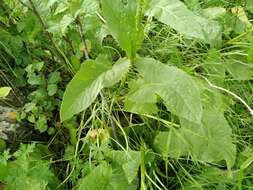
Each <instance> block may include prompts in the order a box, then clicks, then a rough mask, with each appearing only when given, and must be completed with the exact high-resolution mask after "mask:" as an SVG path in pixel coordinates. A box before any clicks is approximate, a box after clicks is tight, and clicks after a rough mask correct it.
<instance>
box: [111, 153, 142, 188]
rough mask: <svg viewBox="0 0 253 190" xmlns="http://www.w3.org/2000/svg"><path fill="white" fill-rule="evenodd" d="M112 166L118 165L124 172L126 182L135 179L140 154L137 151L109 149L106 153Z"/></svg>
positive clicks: (139, 162)
mask: <svg viewBox="0 0 253 190" xmlns="http://www.w3.org/2000/svg"><path fill="white" fill-rule="evenodd" d="M106 156H107V157H108V159H109V160H110V161H111V162H112V165H113V166H114V167H119V168H121V170H122V171H123V173H124V174H125V175H124V177H125V178H126V179H127V181H128V183H132V182H133V181H134V179H136V176H137V173H138V170H139V167H140V164H141V154H140V152H137V151H128V152H124V151H116V150H115V151H110V152H108V153H107V155H106Z"/></svg>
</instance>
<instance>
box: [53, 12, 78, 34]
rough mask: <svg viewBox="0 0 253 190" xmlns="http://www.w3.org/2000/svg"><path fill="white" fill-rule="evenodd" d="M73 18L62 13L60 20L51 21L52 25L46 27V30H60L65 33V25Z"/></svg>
mask: <svg viewBox="0 0 253 190" xmlns="http://www.w3.org/2000/svg"><path fill="white" fill-rule="evenodd" d="M74 20H75V19H74V18H73V17H72V16H70V15H64V16H63V17H62V19H61V21H60V22H58V23H53V25H52V26H51V27H50V28H49V29H48V32H52V33H53V32H62V33H65V31H66V29H67V27H68V26H69V25H70V24H71V23H72V22H73V21H74Z"/></svg>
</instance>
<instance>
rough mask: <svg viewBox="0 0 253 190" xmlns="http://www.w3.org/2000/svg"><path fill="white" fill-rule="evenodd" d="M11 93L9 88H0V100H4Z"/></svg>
mask: <svg viewBox="0 0 253 190" xmlns="http://www.w3.org/2000/svg"><path fill="white" fill-rule="evenodd" d="M10 91H11V88H10V87H0V98H5V97H6V96H7V95H8V94H9V93H10Z"/></svg>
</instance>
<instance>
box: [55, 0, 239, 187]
mask: <svg viewBox="0 0 253 190" xmlns="http://www.w3.org/2000/svg"><path fill="white" fill-rule="evenodd" d="M101 9H102V13H101V14H102V17H103V19H104V20H105V25H106V26H107V27H108V29H109V32H110V34H111V35H112V36H113V37H114V38H115V40H116V41H117V42H118V44H119V45H120V47H121V48H122V49H123V50H124V51H125V52H126V57H124V58H120V59H119V60H118V61H116V63H113V62H111V61H109V60H108V59H107V58H106V57H105V56H103V55H100V56H98V57H97V59H96V60H87V61H86V62H84V63H83V64H82V66H81V68H80V70H79V71H78V72H77V73H76V75H75V76H74V78H73V79H72V80H71V82H70V83H69V84H68V86H67V88H66V91H65V94H64V98H63V102H62V105H61V113H60V114H61V121H66V120H68V119H70V118H72V117H73V116H74V115H75V114H78V113H80V112H82V111H85V110H86V109H87V108H88V107H89V106H90V105H91V104H92V103H93V102H94V101H95V100H96V98H97V96H98V95H99V94H100V92H101V90H103V89H104V88H110V87H113V86H114V85H116V84H117V83H119V82H120V81H122V82H121V86H122V83H123V85H125V86H127V87H128V92H127V93H126V94H124V95H123V101H122V102H123V104H124V106H123V107H122V109H123V110H124V111H125V112H129V113H133V114H137V115H140V116H145V115H146V116H149V117H152V115H156V114H157V113H158V112H159V109H160V107H159V105H158V104H160V103H162V104H163V105H164V106H165V109H166V110H167V112H169V113H170V114H171V116H173V117H174V118H176V119H177V125H173V124H171V123H170V122H167V123H166V122H165V123H164V125H166V128H167V130H165V131H164V130H163V131H159V130H158V131H157V133H156V136H155V137H154V142H153V145H152V146H153V147H152V148H153V150H154V151H156V152H157V153H160V154H162V155H163V156H165V157H171V158H180V157H183V156H190V157H192V158H193V159H196V160H198V161H203V162H209V163H217V162H219V161H226V163H227V167H228V168H231V167H232V166H233V164H234V162H235V153H236V150H235V149H236V148H235V145H234V144H233V143H232V137H231V135H232V131H231V129H230V126H229V125H228V123H227V121H226V119H225V118H224V111H225V105H224V103H223V95H222V94H220V93H219V92H218V91H216V90H215V89H212V88H211V87H210V86H209V85H208V84H207V83H206V82H205V81H204V80H203V79H202V78H196V77H193V76H191V75H190V74H188V73H187V72H185V71H183V70H181V69H180V68H177V67H175V66H173V65H170V64H163V63H161V62H160V61H158V60H155V59H154V58H150V57H141V56H139V55H137V51H138V49H139V48H140V47H141V44H142V41H143V39H144V29H143V28H144V26H143V18H144V16H146V17H155V18H156V19H157V20H158V21H160V22H162V23H164V24H166V25H168V26H169V27H171V28H173V29H175V30H176V31H178V32H179V33H181V34H183V35H185V36H186V37H187V38H194V39H197V40H200V41H202V42H204V43H207V44H212V43H213V42H214V41H215V40H216V41H217V39H219V38H220V36H221V33H220V27H219V25H218V24H217V23H216V22H215V21H211V20H208V19H206V18H202V17H200V16H197V15H195V14H194V13H192V12H191V11H190V10H188V9H187V7H186V6H185V5H184V4H183V3H182V2H181V1H179V0H173V1H172V0H151V1H149V2H145V1H137V0H125V1H120V0H115V1H113V2H112V1H111V0H102V1H101ZM130 73H131V77H133V73H134V79H133V80H131V79H129V78H131V77H128V76H129V74H130ZM139 164H140V163H139V162H138V164H137V165H136V166H137V167H139ZM101 168H102V169H104V172H106V175H109V174H110V173H111V172H112V171H111V168H110V166H108V165H106V164H103V165H100V166H99V167H98V168H96V171H97V172H99V171H101ZM92 175H93V174H92V173H91V174H90V176H88V177H89V179H90V178H91V176H92ZM94 175H95V174H94ZM80 189H81V188H80Z"/></svg>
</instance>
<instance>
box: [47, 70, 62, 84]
mask: <svg viewBox="0 0 253 190" xmlns="http://www.w3.org/2000/svg"><path fill="white" fill-rule="evenodd" d="M60 81H61V75H60V72H52V73H50V74H49V75H48V84H57V83H58V82H60Z"/></svg>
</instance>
